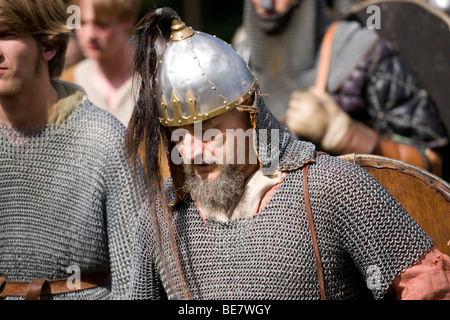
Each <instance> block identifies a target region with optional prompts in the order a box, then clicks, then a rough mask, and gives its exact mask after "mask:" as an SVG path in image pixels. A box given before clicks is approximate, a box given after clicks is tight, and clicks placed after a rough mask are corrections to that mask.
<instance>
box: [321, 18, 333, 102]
mask: <svg viewBox="0 0 450 320" xmlns="http://www.w3.org/2000/svg"><path fill="white" fill-rule="evenodd" d="M337 25H338V24H337V22H336V21H335V22H333V23H332V24H331V25H330V26H329V27H328V30H327V32H326V33H325V35H324V36H323V39H322V46H321V49H320V58H319V69H318V70H317V77H316V88H317V89H318V90H319V91H320V93H323V92H325V91H326V88H327V80H328V71H329V69H330V61H331V51H332V48H333V38H334V34H335V33H336V28H337Z"/></svg>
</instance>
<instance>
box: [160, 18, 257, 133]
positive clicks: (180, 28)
mask: <svg viewBox="0 0 450 320" xmlns="http://www.w3.org/2000/svg"><path fill="white" fill-rule="evenodd" d="M256 88H257V83H256V79H255V76H254V75H253V73H252V72H251V71H250V69H249V68H248V66H247V64H246V63H245V61H244V60H243V59H242V58H241V56H240V55H239V54H238V53H237V52H236V51H235V50H234V49H233V48H232V47H231V46H230V45H229V44H227V43H226V42H224V41H222V40H221V39H219V38H217V37H215V36H211V35H209V34H206V33H203V32H198V31H194V30H192V29H191V28H188V27H186V25H185V24H184V23H183V22H182V21H180V20H178V19H174V20H173V23H172V27H171V36H170V40H169V42H168V43H167V47H166V48H165V51H164V52H163V54H162V56H161V59H160V61H159V64H158V67H157V75H156V99H157V103H158V104H159V106H160V107H158V115H159V121H160V123H161V124H162V125H163V126H166V127H176V126H184V125H188V124H192V123H194V122H197V121H205V120H208V119H211V118H213V117H216V116H218V115H220V114H222V113H224V112H226V111H229V110H231V109H233V108H235V107H236V106H237V105H239V104H241V103H242V102H244V101H245V100H246V99H248V98H249V97H251V96H252V95H253V93H254V92H255V90H256Z"/></svg>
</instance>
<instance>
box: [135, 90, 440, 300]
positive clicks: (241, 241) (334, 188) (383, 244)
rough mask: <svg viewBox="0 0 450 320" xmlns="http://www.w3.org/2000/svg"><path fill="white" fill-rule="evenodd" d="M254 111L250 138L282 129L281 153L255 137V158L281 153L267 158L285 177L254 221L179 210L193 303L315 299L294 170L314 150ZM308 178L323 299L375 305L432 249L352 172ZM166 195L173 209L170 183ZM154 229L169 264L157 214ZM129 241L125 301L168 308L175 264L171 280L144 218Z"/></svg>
mask: <svg viewBox="0 0 450 320" xmlns="http://www.w3.org/2000/svg"><path fill="white" fill-rule="evenodd" d="M255 105H256V106H258V110H259V113H258V115H257V120H256V129H257V133H258V130H259V129H262V128H269V129H280V138H279V139H278V144H277V143H276V142H275V141H272V143H268V144H265V143H264V141H265V139H262V137H261V136H258V140H257V150H258V152H259V154H262V153H264V151H265V153H266V154H271V153H272V151H274V150H276V149H279V152H277V153H273V154H278V155H279V163H278V165H277V168H278V170H282V171H286V172H287V175H286V177H284V179H283V181H282V183H281V185H280V186H279V188H278V189H277V191H276V192H275V193H274V194H273V196H272V197H271V198H270V200H269V201H268V203H267V204H266V206H265V207H264V208H263V209H262V210H261V211H260V212H259V213H258V214H257V215H256V216H253V217H246V218H239V219H236V220H231V221H228V222H218V221H214V220H208V221H205V220H203V219H202V217H201V216H200V214H199V212H198V211H197V207H196V205H195V203H194V202H193V201H192V200H191V198H190V197H189V196H186V197H185V198H184V201H180V202H178V203H177V204H176V206H175V207H174V210H173V218H174V225H175V227H176V230H177V234H178V236H177V245H178V251H179V257H180V260H181V265H182V267H183V272H184V276H185V279H186V281H187V283H188V286H189V290H190V294H191V296H192V298H194V299H319V298H320V294H319V282H318V277H317V271H316V265H315V259H314V252H313V247H312V242H311V237H310V232H309V229H308V225H307V218H306V212H305V203H304V198H303V192H302V174H303V171H302V170H301V169H299V168H300V167H302V166H303V165H304V164H305V163H307V162H311V161H313V156H314V152H315V148H314V146H313V145H312V144H310V143H306V142H302V141H298V140H295V139H292V138H291V137H290V136H289V133H288V132H287V131H286V129H284V128H282V127H281V126H280V125H279V124H278V122H277V121H276V120H275V118H274V117H273V116H272V115H271V114H270V113H269V112H268V110H267V109H266V107H265V105H264V103H263V101H262V99H259V100H257V101H256V102H255ZM268 145H272V147H271V148H270V150H268ZM274 145H277V146H278V147H274ZM264 149H266V150H264ZM272 163H273V162H272ZM263 165H264V167H265V169H267V168H268V167H270V166H271V164H270V163H269V162H266V164H263ZM296 168H297V169H296ZM270 171H271V169H269V170H267V172H270ZM308 177H309V184H308V185H309V193H310V200H311V207H312V213H313V216H314V221H315V228H316V234H317V238H318V245H319V249H320V254H321V258H322V264H323V269H324V277H325V289H326V294H327V298H328V299H360V298H369V297H373V298H376V299H380V298H382V297H383V296H384V295H385V294H386V291H387V289H388V287H389V286H390V284H391V282H392V280H393V279H394V278H395V276H396V275H398V274H400V273H401V272H402V271H404V270H405V269H407V268H408V267H410V266H412V265H414V264H415V263H417V262H418V261H419V260H420V258H421V257H423V256H424V255H425V254H426V253H427V252H428V251H429V249H430V248H431V246H432V245H433V243H432V240H431V239H430V238H429V237H428V236H427V235H426V234H425V232H424V231H423V230H422V229H421V228H420V227H419V226H418V224H417V223H415V222H414V220H413V219H412V218H411V217H410V216H409V215H408V214H407V213H406V212H405V211H404V209H403V208H402V207H401V205H400V204H399V203H398V202H397V201H396V200H395V199H394V198H393V197H392V196H391V195H390V194H389V193H388V192H387V191H386V190H385V189H384V188H383V187H382V186H381V185H380V184H379V183H378V182H377V181H376V180H375V179H373V178H372V176H370V174H368V173H367V172H366V171H364V170H363V169H361V168H359V167H358V166H356V165H353V164H351V163H349V162H346V161H343V160H341V159H338V158H335V157H331V156H325V155H324V156H319V157H317V159H316V161H315V162H314V163H313V164H312V165H311V167H310V170H309V174H308ZM166 187H167V189H166V190H167V194H168V196H169V197H172V199H170V200H173V194H174V193H173V189H172V183H171V181H170V178H169V179H168V181H166ZM159 220H160V228H161V237H162V242H163V244H165V245H164V246H163V248H164V249H163V250H164V251H165V255H166V256H170V249H169V245H168V244H167V243H168V237H169V233H168V231H167V223H166V221H165V220H164V218H163V215H162V213H161V210H160V211H159ZM136 233H137V236H136V240H135V250H134V267H133V270H132V276H131V279H132V280H131V290H130V297H131V298H132V299H147V298H156V299H159V298H169V299H173V298H174V297H176V296H177V295H176V294H175V292H174V291H173V289H172V288H173V287H174V286H171V285H170V283H169V281H168V279H175V280H174V281H175V282H177V280H176V279H177V278H176V274H177V273H176V270H175V264H174V263H173V261H171V262H172V263H171V264H170V265H171V268H170V273H171V276H169V275H168V273H167V272H166V271H165V270H166V269H164V268H163V265H162V262H161V255H160V252H159V250H158V249H157V246H156V244H155V243H156V241H155V236H154V235H155V233H154V230H153V229H152V224H151V219H150V217H149V216H148V215H147V214H143V215H141V216H140V217H139V219H138V224H137V229H136ZM169 262H170V261H169ZM371 270H376V272H375V274H374V273H370V272H369V271H371ZM375 278H376V281H374V282H373V281H372V280H374V279H375ZM366 281H367V283H369V284H370V285H367V284H366ZM175 287H176V288H178V289H175V290H179V288H180V285H179V284H178V283H176V286H175ZM369 288H370V289H371V290H369Z"/></svg>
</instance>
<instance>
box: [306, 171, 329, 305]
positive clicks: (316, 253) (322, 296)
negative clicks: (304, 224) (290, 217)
mask: <svg viewBox="0 0 450 320" xmlns="http://www.w3.org/2000/svg"><path fill="white" fill-rule="evenodd" d="M309 167H310V164H307V165H305V166H304V167H303V197H304V199H305V207H306V217H307V219H308V226H309V231H310V233H311V240H312V244H313V249H314V256H315V258H316V267H317V276H318V278H319V286H320V299H321V300H326V294H325V281H324V277H323V269H322V261H321V259H320V252H319V245H318V244H317V237H316V231H315V228H314V219H313V215H312V211H311V203H310V200H309V192H308V171H309Z"/></svg>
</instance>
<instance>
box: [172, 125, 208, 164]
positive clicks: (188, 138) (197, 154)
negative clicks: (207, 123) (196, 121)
mask: <svg viewBox="0 0 450 320" xmlns="http://www.w3.org/2000/svg"><path fill="white" fill-rule="evenodd" d="M178 151H179V152H180V155H181V157H182V158H183V159H184V160H185V161H187V162H189V163H194V159H195V163H197V162H199V161H201V159H202V154H203V141H202V137H201V136H198V135H195V134H193V133H192V132H189V131H187V133H186V134H185V135H184V137H183V141H182V142H181V143H180V144H179V148H178ZM200 163H201V162H200Z"/></svg>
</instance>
